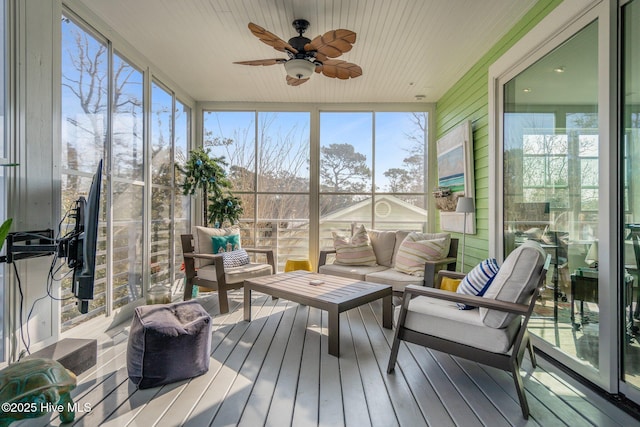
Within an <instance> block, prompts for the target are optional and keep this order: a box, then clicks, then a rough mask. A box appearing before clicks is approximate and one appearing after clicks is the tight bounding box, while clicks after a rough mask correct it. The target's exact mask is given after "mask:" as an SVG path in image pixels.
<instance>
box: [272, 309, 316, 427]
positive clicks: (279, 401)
mask: <svg viewBox="0 0 640 427" xmlns="http://www.w3.org/2000/svg"><path fill="white" fill-rule="evenodd" d="M308 318H309V307H308V306H299V308H298V311H297V313H296V318H295V321H294V323H293V328H292V329H291V335H290V337H289V341H288V342H287V348H286V351H285V353H284V359H283V361H282V367H281V369H280V374H279V375H278V380H277V382H276V387H275V389H274V391H273V398H272V399H271V405H269V413H268V414H267V421H266V423H265V425H266V426H274V427H280V426H286V425H290V424H291V420H292V419H293V405H294V402H295V400H296V387H297V385H298V374H299V373H300V361H301V360H302V347H303V343H304V338H305V335H306V331H307V319H308Z"/></svg>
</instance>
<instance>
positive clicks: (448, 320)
mask: <svg viewBox="0 0 640 427" xmlns="http://www.w3.org/2000/svg"><path fill="white" fill-rule="evenodd" d="M400 308H401V307H400V306H398V307H396V311H395V319H396V323H397V319H398V315H399V313H400ZM404 327H405V328H407V329H411V330H413V331H416V332H420V333H423V334H426V335H431V336H435V337H438V338H442V339H446V340H451V341H455V342H457V343H460V344H464V345H468V346H470V347H474V348H479V349H482V350H486V351H490V352H492V353H508V352H509V350H510V349H511V343H512V342H513V340H514V338H515V336H516V334H517V333H518V330H519V328H520V317H517V318H515V319H513V321H512V322H511V323H509V324H508V325H507V327H505V328H501V329H498V328H490V327H487V326H486V325H485V324H484V323H483V322H482V319H481V318H480V311H479V310H478V309H473V310H458V307H457V305H456V303H454V302H450V301H443V300H438V299H435V298H429V297H424V296H419V297H417V298H414V299H412V300H411V301H410V302H409V308H408V310H407V318H406V320H405V323H404Z"/></svg>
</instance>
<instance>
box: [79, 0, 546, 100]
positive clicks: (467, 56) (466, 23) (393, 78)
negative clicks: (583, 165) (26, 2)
mask: <svg viewBox="0 0 640 427" xmlns="http://www.w3.org/2000/svg"><path fill="white" fill-rule="evenodd" d="M67 3H68V4H70V5H71V7H72V8H73V5H74V4H77V3H80V6H81V7H86V8H88V9H89V10H90V11H91V12H92V13H94V14H95V15H97V16H98V17H99V18H100V19H101V20H103V21H104V22H105V23H106V24H107V25H108V26H110V27H111V29H113V30H114V31H115V33H117V34H118V35H120V36H121V37H122V38H123V39H124V40H126V41H127V42H128V44H130V45H131V46H133V47H134V48H135V49H136V50H138V51H139V52H141V53H142V54H143V55H144V56H145V57H147V58H148V59H149V60H150V61H151V63H152V64H154V66H155V67H157V69H159V70H161V72H162V74H164V75H166V76H167V77H168V78H170V79H171V80H172V81H173V82H174V83H175V84H177V85H178V86H179V87H180V88H181V89H182V90H184V91H185V92H186V93H187V94H188V95H189V96H191V97H192V98H194V99H195V100H197V101H219V102H233V101H237V102H279V103H280V102H282V103H288V102H320V103H344V102H416V96H417V95H424V99H423V100H422V101H421V102H435V101H437V100H438V99H439V98H440V96H442V95H443V94H444V93H445V92H446V90H447V89H449V88H450V87H451V86H452V85H453V84H454V83H455V82H456V81H457V80H458V79H459V78H460V77H462V75H463V74H464V73H465V72H466V71H467V70H469V68H470V67H471V66H472V65H473V64H474V63H475V62H476V61H477V60H478V59H479V58H480V57H481V56H482V55H483V54H484V53H486V52H487V51H488V50H489V49H490V48H491V46H492V45H493V44H494V43H495V42H497V41H498V40H499V39H500V37H501V36H503V35H504V34H505V33H506V32H507V31H508V30H509V29H510V28H511V27H512V26H513V25H514V24H515V23H516V22H517V21H518V20H519V19H520V18H521V17H522V16H523V15H524V14H525V13H526V12H527V11H528V10H529V9H530V8H531V7H532V6H533V5H534V4H535V3H536V0H518V1H513V0H482V1H477V0H447V1H443V0H398V1H384V0H261V1H257V0H254V1H249V0H244V1H239V0H180V1H176V0H135V1H130V0H109V1H104V0H69V1H68V2H67ZM299 18H303V19H307V20H308V21H309V22H310V23H311V26H310V28H309V30H308V31H307V33H305V36H306V37H308V38H310V39H313V38H314V37H315V36H316V35H320V34H324V33H325V32H326V31H328V30H331V29H337V28H346V29H350V30H353V31H355V32H356V33H357V40H356V43H355V45H354V47H353V49H352V50H351V51H350V52H347V53H345V54H344V55H342V56H341V57H340V58H339V59H344V60H346V61H349V62H353V63H356V64H358V65H360V66H361V67H362V69H363V75H362V76H361V77H358V78H356V79H353V80H338V79H331V78H328V77H325V76H322V75H320V74H314V75H313V76H312V77H311V80H310V81H309V82H307V83H305V84H303V85H301V86H298V87H291V86H288V85H287V84H286V82H285V75H286V73H285V70H284V67H283V66H282V65H272V66H268V67H251V66H245V65H235V64H233V62H234V61H245V60H251V59H268V58H278V57H283V58H284V57H285V55H284V54H282V53H280V52H277V51H275V50H274V49H273V48H271V47H270V46H267V45H265V44H263V43H262V42H260V41H259V40H258V39H257V38H256V37H254V36H253V35H252V34H251V32H250V31H249V30H248V28H247V24H248V23H249V22H254V23H256V24H258V25H260V26H262V27H264V28H266V29H267V30H269V31H271V32H272V33H274V34H276V35H277V36H279V37H281V38H282V39H284V40H288V39H289V38H290V37H293V36H296V35H297V34H296V33H295V31H294V29H293V27H292V25H291V23H292V21H293V20H294V19H299ZM114 47H116V48H118V41H117V40H115V42H114Z"/></svg>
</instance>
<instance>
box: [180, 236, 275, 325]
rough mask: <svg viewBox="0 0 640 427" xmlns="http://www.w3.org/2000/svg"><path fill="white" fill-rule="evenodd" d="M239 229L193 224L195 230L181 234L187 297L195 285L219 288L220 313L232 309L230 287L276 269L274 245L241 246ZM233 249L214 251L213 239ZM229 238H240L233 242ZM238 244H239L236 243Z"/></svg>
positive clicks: (214, 289)
mask: <svg viewBox="0 0 640 427" xmlns="http://www.w3.org/2000/svg"><path fill="white" fill-rule="evenodd" d="M239 238H240V231H239V229H238V228H237V227H232V228H229V229H224V228H223V229H217V228H207V227H194V234H182V235H181V239H182V252H183V256H184V267H185V276H186V278H185V279H186V280H185V286H184V300H185V301H187V300H189V299H191V297H192V293H193V286H194V285H197V286H199V287H200V288H201V289H202V290H204V291H218V301H219V304H220V313H228V312H229V300H228V298H227V291H228V290H230V289H239V288H241V287H242V285H243V284H244V281H245V279H250V278H254V277H261V276H267V275H270V274H274V273H275V271H276V267H275V258H274V254H273V250H272V249H257V248H244V247H242V248H239V246H240V245H239ZM217 240H219V241H221V247H227V249H231V250H230V251H226V252H218V251H217V250H216V253H214V246H215V244H214V243H213V241H217ZM230 242H237V244H236V243H230ZM236 246H238V247H236ZM248 254H263V255H264V256H266V259H267V262H266V263H257V262H251V261H250V259H249V256H248Z"/></svg>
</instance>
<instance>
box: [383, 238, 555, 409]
mask: <svg viewBox="0 0 640 427" xmlns="http://www.w3.org/2000/svg"><path fill="white" fill-rule="evenodd" d="M550 262H551V257H550V256H548V255H547V254H545V252H544V250H543V249H542V247H541V246H540V244H538V243H535V242H528V243H525V244H524V245H522V246H520V247H518V248H516V249H515V250H514V251H513V252H512V253H511V254H510V255H509V256H508V257H507V259H506V260H505V261H504V263H503V264H502V266H501V267H500V269H499V271H498V273H497V274H496V276H495V277H494V279H493V282H491V284H490V285H489V287H488V289H487V291H486V292H485V294H484V296H482V297H478V296H475V295H466V294H461V293H456V292H449V291H445V290H442V289H434V288H427V287H422V286H414V285H411V286H407V288H406V289H405V294H404V299H403V301H402V306H400V307H397V308H396V316H397V326H396V332H395V338H394V340H393V346H392V348H391V357H390V358H389V365H388V368H387V372H388V373H391V372H392V371H393V370H394V368H395V365H396V358H397V356H398V350H399V347H400V341H401V340H403V341H407V342H412V343H415V344H419V345H422V346H425V347H429V348H432V349H434V350H438V351H442V352H445V353H449V354H452V355H455V356H459V357H463V358H465V359H469V360H472V361H476V362H479V363H482V364H485V365H489V366H493V367H495V368H499V369H502V370H505V371H509V372H511V374H512V375H513V380H514V382H515V386H516V391H517V393H518V399H519V401H520V406H521V408H522V415H523V416H524V417H525V418H528V417H529V406H528V404H527V399H526V396H525V391H524V386H523V382H522V378H521V377H520V372H519V371H520V365H521V363H522V359H523V357H524V353H525V350H526V349H528V350H529V355H530V357H531V363H532V365H533V367H534V368H535V366H536V360H535V356H534V353H533V346H532V345H531V341H530V338H529V334H528V332H527V323H528V321H529V317H530V316H531V313H532V312H533V308H534V305H535V301H536V299H537V298H538V296H539V293H540V291H541V288H542V287H543V284H544V280H545V277H546V275H547V270H548V268H549V263H550ZM443 276H447V277H458V278H462V277H464V275H462V274H461V273H455V272H451V271H440V272H439V278H438V280H437V282H436V285H437V286H439V283H440V281H441V278H442V277H443ZM456 303H460V304H463V305H465V304H466V305H468V306H474V307H476V308H473V309H467V310H461V309H459V307H458V305H457V304H456ZM478 307H479V308H478Z"/></svg>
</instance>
